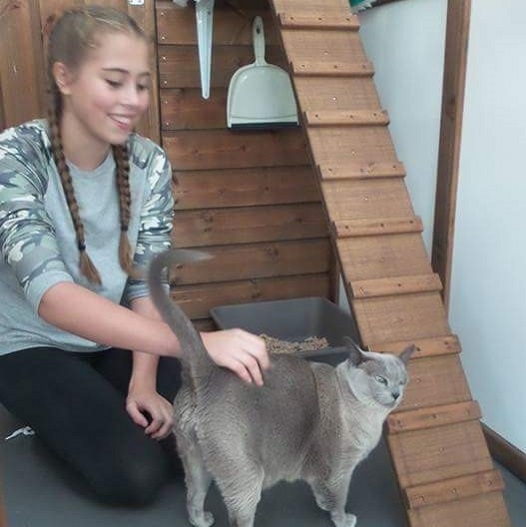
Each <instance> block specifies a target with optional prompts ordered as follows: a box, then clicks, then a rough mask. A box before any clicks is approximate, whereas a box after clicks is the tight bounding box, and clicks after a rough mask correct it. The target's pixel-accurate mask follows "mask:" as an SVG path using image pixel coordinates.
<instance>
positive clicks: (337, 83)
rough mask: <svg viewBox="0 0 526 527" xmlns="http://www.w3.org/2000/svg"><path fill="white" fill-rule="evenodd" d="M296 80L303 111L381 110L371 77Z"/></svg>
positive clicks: (306, 77) (298, 78)
mask: <svg viewBox="0 0 526 527" xmlns="http://www.w3.org/2000/svg"><path fill="white" fill-rule="evenodd" d="M342 80H343V79H342V78H341V77H312V76H303V77H295V78H294V87H295V90H296V97H297V99H298V101H300V103H301V107H302V109H303V110H348V109H349V108H352V109H353V110H370V109H371V108H381V104H380V100H379V97H378V93H377V91H376V88H375V86H374V84H373V83H371V82H370V79H369V78H367V77H346V78H345V82H342Z"/></svg>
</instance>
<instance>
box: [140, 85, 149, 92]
mask: <svg viewBox="0 0 526 527" xmlns="http://www.w3.org/2000/svg"><path fill="white" fill-rule="evenodd" d="M149 89H150V87H149V86H148V85H147V84H138V85H137V90H138V91H148V90H149Z"/></svg>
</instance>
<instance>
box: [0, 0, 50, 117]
mask: <svg viewBox="0 0 526 527" xmlns="http://www.w3.org/2000/svg"><path fill="white" fill-rule="evenodd" d="M2 4H5V5H2V6H0V14H1V16H0V49H1V50H2V52H1V53H0V83H1V85H2V108H3V114H4V115H3V119H4V125H5V126H6V127H10V126H15V125H17V124H21V123H23V122H25V121H29V120H31V119H36V118H38V117H42V116H45V115H46V107H47V104H46V103H47V101H46V97H45V88H46V86H45V67H44V61H43V57H42V53H43V50H42V39H41V26H40V15H39V0H27V1H25V2H2Z"/></svg>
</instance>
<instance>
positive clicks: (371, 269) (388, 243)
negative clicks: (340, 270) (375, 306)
mask: <svg viewBox="0 0 526 527" xmlns="http://www.w3.org/2000/svg"><path fill="white" fill-rule="evenodd" d="M336 246H337V249H338V252H339V255H340V262H341V264H342V266H344V267H345V268H346V275H345V280H344V282H345V283H346V284H347V283H349V282H351V283H352V282H353V281H359V280H373V279H382V278H396V277H399V276H411V275H427V274H430V273H431V272H432V270H431V265H430V263H429V260H428V259H427V252H426V248H425V245H424V242H423V240H422V237H421V236H420V234H418V233H407V234H388V235H385V236H367V237H366V236H360V237H357V238H341V239H338V240H337V241H336ZM349 292H350V293H352V291H350V290H349ZM413 337H414V335H413ZM390 340H393V339H390Z"/></svg>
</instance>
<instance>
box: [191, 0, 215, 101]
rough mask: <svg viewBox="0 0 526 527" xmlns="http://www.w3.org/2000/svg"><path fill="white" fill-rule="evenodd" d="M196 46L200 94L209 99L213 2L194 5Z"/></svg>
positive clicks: (198, 1)
mask: <svg viewBox="0 0 526 527" xmlns="http://www.w3.org/2000/svg"><path fill="white" fill-rule="evenodd" d="M195 21H196V25H197V44H198V47H199V70H200V74H201V94H202V96H203V98H204V99H208V98H209V97H210V71H211V68H212V34H213V28H214V0H197V3H196V4H195Z"/></svg>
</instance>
